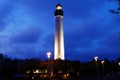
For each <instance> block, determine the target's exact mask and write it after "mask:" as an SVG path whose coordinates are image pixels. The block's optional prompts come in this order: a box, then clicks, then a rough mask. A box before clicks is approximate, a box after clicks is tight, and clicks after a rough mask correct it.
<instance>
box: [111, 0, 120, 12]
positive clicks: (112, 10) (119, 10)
mask: <svg viewBox="0 0 120 80" xmlns="http://www.w3.org/2000/svg"><path fill="white" fill-rule="evenodd" d="M109 1H114V2H116V3H117V8H116V9H111V10H109V11H110V12H111V13H114V14H119V13H120V0H109Z"/></svg>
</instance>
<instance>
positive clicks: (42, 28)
mask: <svg viewBox="0 0 120 80" xmlns="http://www.w3.org/2000/svg"><path fill="white" fill-rule="evenodd" d="M59 2H60V3H61V4H62V6H63V11H64V35H65V56H66V59H69V60H81V61H87V60H92V59H93V57H94V56H99V58H100V59H104V58H108V59H117V58H118V57H120V14H111V13H110V12H109V10H110V9H114V8H116V7H117V4H116V3H115V2H109V1H108V0H61V1H60V0H59ZM57 3H58V1H57V0H0V53H2V54H4V55H7V56H9V57H11V58H19V59H25V58H33V57H35V58H40V59H43V60H45V59H46V53H47V52H48V51H50V52H52V58H53V53H54V28H55V26H54V25H55V23H54V22H55V20H54V11H55V7H56V4H57Z"/></svg>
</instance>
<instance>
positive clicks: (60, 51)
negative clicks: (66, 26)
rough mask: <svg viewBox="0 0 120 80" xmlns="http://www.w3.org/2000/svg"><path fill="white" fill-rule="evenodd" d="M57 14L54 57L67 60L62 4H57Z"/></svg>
mask: <svg viewBox="0 0 120 80" xmlns="http://www.w3.org/2000/svg"><path fill="white" fill-rule="evenodd" d="M54 15H55V41H54V42H55V43H54V59H55V60H56V59H61V60H65V54H64V31H63V11H62V5H60V4H57V5H56V10H55V12H54Z"/></svg>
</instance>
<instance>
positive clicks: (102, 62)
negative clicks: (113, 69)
mask: <svg viewBox="0 0 120 80" xmlns="http://www.w3.org/2000/svg"><path fill="white" fill-rule="evenodd" d="M104 63H105V61H104V60H103V61H101V64H102V71H103V78H104V76H105V70H104Z"/></svg>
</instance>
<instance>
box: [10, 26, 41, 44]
mask: <svg viewBox="0 0 120 80" xmlns="http://www.w3.org/2000/svg"><path fill="white" fill-rule="evenodd" d="M40 35H42V30H40V29H35V28H28V29H26V30H23V31H21V32H19V33H17V34H14V35H13V36H12V37H11V40H12V42H15V43H21V44H22V43H36V42H37V41H38V40H39V38H40Z"/></svg>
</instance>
